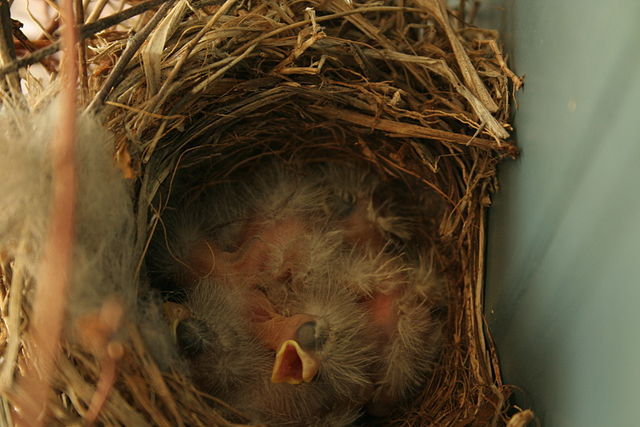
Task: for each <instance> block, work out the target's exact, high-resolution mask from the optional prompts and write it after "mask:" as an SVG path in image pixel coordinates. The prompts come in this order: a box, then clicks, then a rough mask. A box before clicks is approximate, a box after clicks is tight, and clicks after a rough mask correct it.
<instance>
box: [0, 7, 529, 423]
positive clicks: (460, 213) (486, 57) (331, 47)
mask: <svg viewBox="0 0 640 427" xmlns="http://www.w3.org/2000/svg"><path fill="white" fill-rule="evenodd" d="M123 3H125V4H126V2H123ZM155 3H160V2H155ZM155 3H154V4H155ZM461 4H462V5H464V4H465V2H461ZM463 7H464V6H463ZM160 8H161V9H160V11H159V12H154V10H155V9H151V10H150V11H148V12H145V13H144V14H142V15H138V16H136V18H134V20H133V21H135V22H134V23H133V24H131V25H132V27H124V26H112V27H107V28H106V29H105V30H104V31H102V32H100V33H98V34H94V35H91V31H95V29H96V28H97V27H96V26H95V25H94V26H93V27H91V26H86V27H84V28H85V29H87V30H86V31H85V32H84V34H85V35H87V34H89V35H90V37H89V38H88V39H87V40H86V50H85V51H84V53H85V55H84V58H86V59H85V62H83V64H84V65H86V68H87V70H88V74H86V75H81V76H80V82H81V83H82V85H81V87H83V93H82V99H83V100H84V104H83V105H84V106H87V108H88V109H89V110H90V116H89V117H93V114H98V117H99V122H101V123H100V124H97V123H95V121H94V122H92V123H94V124H92V125H91V126H99V127H100V128H102V127H104V129H101V130H100V131H99V132H97V133H96V134H101V135H104V137H101V138H102V139H103V140H104V141H106V143H111V142H110V141H113V142H112V143H113V147H114V153H115V156H114V158H115V163H116V165H117V169H116V168H115V167H114V168H111V169H109V168H108V167H106V166H105V167H101V168H102V169H99V170H104V171H107V172H104V173H99V174H95V175H93V174H92V171H93V170H94V167H95V165H96V164H98V165H100V164H105V155H104V154H101V155H100V156H102V157H100V156H98V157H99V158H92V157H91V156H88V157H87V156H81V157H79V159H78V160H77V162H78V170H79V171H82V170H85V172H84V173H85V174H86V175H81V176H86V185H87V186H89V187H91V188H92V189H91V190H90V191H89V190H83V188H84V187H83V185H85V184H82V182H83V180H82V179H81V185H80V186H79V189H78V200H79V202H78V218H77V221H78V222H77V230H78V231H77V236H78V237H77V241H76V247H75V252H74V253H76V258H75V259H74V266H73V268H72V277H73V279H72V287H71V293H70V295H69V301H70V306H69V307H70V309H69V310H68V311H69V313H68V319H67V324H66V329H65V331H66V332H65V334H64V336H63V339H62V341H61V346H62V351H61V352H60V354H59V355H58V358H57V362H56V371H55V375H54V378H53V381H52V383H51V388H52V392H51V393H50V394H49V397H48V399H49V400H48V402H49V403H48V411H47V413H46V417H47V420H50V423H52V424H65V425H68V424H71V423H74V422H78V421H79V420H81V419H83V418H84V419H85V420H92V419H93V418H97V421H98V422H100V423H104V424H106V425H116V424H121V425H228V424H230V423H231V422H235V423H238V422H240V423H242V422H249V421H250V420H251V415H250V414H249V417H248V418H247V417H246V416H247V414H243V413H242V409H243V408H239V409H240V410H238V408H233V407H232V406H229V404H228V403H226V402H223V401H221V400H220V399H218V398H217V396H209V395H207V394H206V393H204V392H203V391H202V390H201V389H202V387H201V389H198V388H197V387H196V386H194V385H193V383H192V377H190V375H189V374H188V372H189V368H188V363H186V364H185V357H184V356H179V355H178V354H176V351H174V350H175V349H174V348H173V347H172V344H171V339H170V338H171V337H170V336H169V334H168V333H164V332H162V331H168V330H169V327H168V326H167V322H165V321H163V320H162V319H161V318H160V314H159V311H160V307H161V299H160V298H159V297H158V295H157V293H156V292H155V291H154V290H152V289H151V286H150V283H152V284H154V285H157V284H158V282H157V276H154V268H155V267H154V262H155V261H153V258H152V257H153V256H154V255H153V251H152V252H150V253H149V254H147V252H148V249H149V247H150V245H151V247H152V248H153V247H154V246H153V243H152V240H153V239H154V237H153V236H154V234H155V235H156V236H158V235H159V234H158V233H162V232H163V227H164V222H165V221H166V219H167V218H169V216H170V215H171V214H170V212H171V208H172V206H173V205H172V203H174V201H175V200H176V198H177V199H180V198H181V197H182V198H184V200H186V201H193V200H194V199H197V197H198V196H197V195H198V194H204V193H207V191H209V190H211V188H215V187H216V186H219V185H224V183H226V182H231V181H233V180H234V179H236V178H237V177H239V176H247V174H250V172H251V171H253V173H255V170H259V168H260V167H264V166H263V165H264V164H268V163H269V162H277V163H278V164H284V165H294V164H295V165H298V167H299V165H308V166H303V168H304V167H308V168H313V167H317V165H326V164H340V165H353V168H364V169H366V170H368V171H371V173H372V174H374V175H375V176H377V177H378V178H377V179H379V180H381V181H382V182H394V183H397V185H400V186H401V188H402V189H403V190H402V191H399V192H398V193H397V194H402V193H406V194H408V195H409V196H408V197H406V198H405V199H402V203H401V205H402V206H401V207H402V211H403V212H404V211H409V212H412V213H411V214H410V215H409V217H416V215H417V216H419V217H420V218H424V219H422V220H421V221H420V225H421V226H424V227H421V228H420V230H421V231H420V233H422V234H420V241H419V242H417V243H416V242H414V243H412V247H413V248H415V249H414V250H415V251H416V254H417V255H416V256H417V257H427V256H428V257H429V259H430V260H431V261H430V265H433V268H434V271H435V274H437V276H438V277H439V278H440V279H439V280H440V281H441V283H442V288H443V291H442V295H444V296H443V297H442V298H444V300H443V301H444V303H443V304H444V305H445V306H446V309H443V310H442V311H440V314H441V315H442V316H443V319H442V322H441V329H442V332H441V338H440V344H439V345H438V347H439V352H438V354H437V357H436V359H434V361H435V363H434V365H433V369H432V370H431V368H430V369H429V375H428V376H425V379H424V382H421V384H420V388H419V390H415V391H412V393H411V400H410V401H409V402H403V403H405V405H406V406H405V407H404V408H403V411H402V413H394V414H392V415H391V416H390V417H391V418H387V419H384V421H382V422H383V423H384V424H389V423H393V424H398V425H504V424H506V423H507V422H508V421H509V418H510V414H511V413H512V412H517V411H516V410H515V409H514V408H512V407H511V406H510V404H509V396H510V394H511V387H509V386H506V385H504V384H503V383H502V380H501V377H500V370H499V364H498V360H497V357H496V353H495V349H494V347H493V344H492V342H491V339H490V335H489V334H488V331H487V330H486V327H485V323H484V320H483V314H482V288H483V281H484V278H483V270H484V244H485V234H484V226H485V224H484V221H485V212H486V209H487V207H488V206H489V205H490V197H491V193H492V191H494V190H495V189H496V179H495V167H496V164H497V163H498V162H499V161H500V160H502V159H504V158H506V157H514V156H515V155H517V149H516V147H515V146H514V145H513V144H512V143H511V142H510V141H509V130H510V127H509V124H508V120H509V114H510V98H511V95H510V91H511V90H512V89H517V88H518V87H519V85H520V84H521V82H520V80H519V79H518V78H517V77H516V76H515V75H514V74H513V73H512V72H511V71H510V70H509V69H508V68H506V65H505V62H504V59H503V58H502V56H501V53H500V51H499V49H498V47H497V46H498V42H497V34H496V33H495V32H493V31H489V30H484V29H480V28H477V27H474V26H472V25H470V24H467V23H465V22H464V17H465V16H468V15H467V14H466V13H465V11H464V10H450V9H448V8H447V7H446V6H445V4H444V2H443V1H439V0H416V1H404V2H377V3H371V2H367V3H363V4H358V3H355V2H351V1H343V0H333V1H281V2H271V1H269V2H245V1H242V2H241V1H231V0H229V1H226V2H224V3H222V4H220V3H219V2H215V3H214V2H207V1H201V2H187V1H185V0H173V1H168V2H163V5H162V6H160ZM466 12H468V11H466ZM132 29H135V31H136V33H137V36H136V38H134V39H133V40H132V41H130V42H128V39H129V36H130V31H131V30H132ZM0 48H2V46H0ZM10 56H11V55H9V57H10ZM6 57H7V56H6V55H5V56H3V58H5V59H3V62H4V66H3V68H0V73H2V74H3V75H4V74H6V73H8V74H6V75H7V76H8V80H7V82H8V83H9V84H8V85H7V88H6V90H7V92H3V94H4V95H3V103H4V104H3V106H4V109H5V111H4V113H5V114H13V113H12V112H14V111H15V112H16V113H15V114H14V118H15V120H16V123H17V124H18V125H17V128H18V129H20V128H21V127H22V128H24V129H27V128H29V129H36V130H37V131H38V132H40V133H41V134H42V139H43V140H45V139H46V137H45V136H46V135H47V133H48V132H49V133H50V130H49V129H51V127H50V126H53V127H54V126H55V124H51V125H45V124H44V123H45V122H46V123H50V122H51V121H44V120H43V119H42V117H48V116H46V114H47V113H42V112H41V113H38V114H44V116H32V115H30V114H35V113H32V112H34V111H38V110H42V108H41V107H39V106H38V105H35V104H33V103H30V102H28V101H25V102H24V103H22V102H16V101H15V99H16V97H18V96H17V95H16V94H15V91H16V87H17V86H16V85H15V84H14V83H15V81H14V83H11V79H15V78H16V76H17V74H16V73H14V72H13V71H12V70H13V69H15V68H17V67H18V65H15V64H18V63H17V62H16V63H15V64H13V65H12V64H8V63H7V60H6ZM26 62H28V61H22V62H21V64H23V63H26ZM22 75H23V76H25V74H24V72H23V74H22ZM25 77H26V76H25ZM12 88H13V89H12ZM12 90H13V92H12ZM33 92H34V89H33V86H32V92H31V94H30V95H31V96H33ZM18 98H19V97H18ZM9 101H11V102H9ZM47 103H49V102H44V104H47ZM10 104H11V105H15V107H11V108H8V106H9V105H10ZM25 105H28V107H25ZM25 110H27V111H29V113H25V112H24V111H25ZM34 117H35V119H34ZM41 119H42V120H41ZM61 120H64V118H62V119H61ZM87 120H95V119H93V118H91V119H87ZM81 122H82V121H81ZM4 123H5V122H3V125H2V129H1V130H2V132H3V138H5V139H4V140H0V142H2V143H3V144H5V145H7V146H8V147H9V146H10V145H11V143H10V141H11V139H10V138H11V137H12V136H11V135H10V133H11V132H13V130H11V132H10V129H11V127H9V126H7V125H5V124H4ZM40 123H42V124H40ZM26 124H28V126H27V125H26ZM83 126H88V125H81V127H80V129H84V128H83ZM21 132H23V133H22V134H21V135H22V136H21V138H23V139H24V138H26V136H25V135H27V134H28V133H26V132H24V131H21ZM79 134H80V135H81V136H80V137H79V143H78V145H79V148H78V150H79V151H80V152H82V149H81V148H80V147H81V146H83V145H90V142H91V141H92V138H91V136H82V135H87V133H86V132H85V133H83V132H79ZM89 135H91V132H89ZM26 145H27V146H28V144H26ZM44 146H46V144H45V141H41V143H40V144H39V146H38V147H39V148H37V149H35V151H33V150H32V151H29V149H28V150H27V151H23V150H17V151H15V153H13V151H8V152H9V157H6V158H4V159H2V161H3V162H6V163H8V164H9V163H11V162H13V161H14V160H16V161H19V163H16V164H20V165H25V166H24V170H25V171H26V170H33V169H36V170H38V171H39V172H42V176H44V177H45V178H42V180H40V178H38V180H33V181H30V180H29V179H28V178H27V176H31V172H30V174H29V175H27V174H26V172H25V174H20V173H18V174H17V175H15V176H13V178H12V179H13V180H12V181H6V183H3V194H2V196H0V201H1V202H2V209H3V211H2V212H5V210H4V209H5V207H11V209H10V210H6V212H11V221H12V222H8V221H9V220H7V222H6V223H4V222H3V224H1V226H2V230H3V235H2V236H0V237H1V238H2V240H1V241H0V244H1V245H2V248H1V249H2V252H1V254H2V267H3V270H2V283H1V284H2V292H3V306H2V317H3V320H4V322H3V323H2V337H3V339H2V341H1V348H0V349H1V350H2V352H3V354H4V357H5V363H4V364H3V367H2V372H1V374H2V376H1V377H0V379H1V380H2V383H1V384H0V387H1V388H0V391H1V392H2V401H3V403H4V405H3V408H4V411H2V413H1V414H2V415H1V416H2V417H3V419H2V421H4V422H6V423H7V424H8V425H10V424H11V422H12V420H13V418H14V417H15V413H13V412H12V409H11V408H12V407H14V405H18V406H19V403H20V402H21V399H23V398H24V396H22V395H21V389H20V387H19V385H20V381H19V379H20V377H21V375H22V373H23V372H25V368H28V367H29V366H32V365H33V366H37V359H38V357H37V350H34V349H33V347H32V346H30V344H29V343H30V342H31V341H30V340H31V337H30V336H29V334H28V333H27V329H26V328H25V324H26V323H27V322H28V320H29V319H30V318H31V317H32V313H31V310H32V304H31V299H30V298H31V295H32V294H33V292H32V289H33V287H34V286H35V283H36V282H39V281H40V278H38V273H37V268H38V267H37V266H38V265H39V264H38V262H39V260H40V258H41V251H42V249H43V248H44V243H43V240H44V239H45V237H44V234H43V233H44V232H42V230H44V229H46V225H47V214H46V210H47V206H46V202H45V201H46V200H47V198H48V197H50V192H51V189H50V188H49V187H48V185H49V184H48V183H47V182H48V181H47V179H46V174H45V173H44V172H45V171H47V170H49V169H48V166H46V163H47V162H46V158H47V155H46V150H45V149H43V148H42V147H44ZM27 148H28V147H27ZM13 149H16V147H15V146H14V147H12V150H13ZM12 153H13V154H12ZM25 153H26V154H25ZM34 153H35V154H34ZM105 168H106V169H105ZM0 170H3V171H4V170H6V169H4V168H2V169H0ZM38 176H40V175H38ZM122 176H124V177H126V178H127V181H126V183H125V181H123V178H122ZM249 176H250V175H249ZM0 178H1V177H0ZM185 183H187V184H185ZM87 188H88V187H87ZM5 195H8V196H6V197H5ZM9 196H10V197H9ZM394 197H395V195H394ZM28 200H38V204H36V205H35V206H36V207H33V209H32V206H30V203H29V202H28ZM407 200H408V201H410V202H407ZM424 200H431V201H435V202H434V203H433V206H436V208H434V209H430V208H429V207H428V206H432V205H431V204H425V203H421V202H420V201H424ZM97 201H100V203H104V204H106V205H108V206H107V207H105V206H103V205H100V204H94V202H97ZM83 203H84V204H83ZM83 206H88V207H87V208H86V209H85V207H83ZM111 206H117V207H118V208H117V209H113V207H111ZM96 207H97V209H98V210H97V211H95V210H92V209H93V208H96ZM338 210H339V209H338ZM83 212H86V214H85V213H83ZM96 212H97V213H96ZM101 212H104V213H105V215H106V214H107V213H108V214H109V215H107V216H105V218H113V221H111V220H108V219H103V217H102V215H101ZM416 212H418V214H416ZM111 215H112V216H111ZM27 218H35V219H34V220H31V219H29V220H28V221H27ZM2 220H3V221H5V219H4V218H3V219H2ZM21 221H22V222H21ZM25 221H27V222H25ZM29 221H31V222H29ZM109 221H111V222H109ZM18 222H21V224H35V225H33V226H32V225H29V226H27V225H20V224H18V225H15V224H17V223H18ZM36 226H37V227H36ZM98 226H99V227H98ZM21 227H22V228H21ZM34 227H36V228H37V230H40V231H39V232H38V233H40V234H38V233H35V232H31V231H30V230H32V229H36V228H34ZM101 227H106V228H108V229H109V231H108V232H106V231H104V232H103V231H101V230H103V228H101ZM400 228H401V229H402V227H400ZM25 233H26V234H25ZM95 233H98V234H100V235H104V236H108V237H109V238H108V239H106V240H104V239H101V238H99V237H95ZM405 237H406V236H405ZM405 237H403V238H401V239H400V240H401V241H402V239H404V238H405ZM156 238H157V237H156ZM321 239H324V237H323V238H321ZM405 240H406V239H405ZM98 242H102V243H98ZM323 244H324V243H323ZM78 254H80V255H83V257H80V255H78ZM114 257H115V260H114ZM156 260H157V258H156ZM105 265H106V266H105ZM78 272H83V274H85V275H84V276H79V273H78ZM174 273H175V274H176V275H177V276H176V277H177V278H176V277H174V278H173V279H172V280H169V282H170V281H176V280H177V281H180V280H190V279H185V274H184V270H180V269H178V270H175V271H174ZM87 275H88V276H87ZM180 275H182V276H180ZM186 276H188V275H186ZM159 286H160V287H162V286H163V284H160V285H159ZM338 293H339V292H338ZM196 295H197V294H196ZM229 297H230V298H233V295H231V296H229ZM224 298H226V297H220V298H216V299H215V301H218V303H219V301H220V299H224ZM105 301H106V302H105ZM212 304H213V303H212ZM195 310H196V311H197V310H201V308H197V307H196V308H195ZM157 331H160V332H157ZM89 342H93V343H96V342H97V343H98V344H97V348H96V346H95V345H93V344H89ZM425 351H430V350H425ZM14 378H15V379H16V380H18V381H13V379H14ZM294 387H295V385H294ZM212 390H213V389H212ZM212 390H209V391H212ZM231 400H232V401H233V399H231ZM231 403H234V402H231ZM235 403H236V406H242V405H241V404H239V403H238V402H237V401H236V402H235ZM245 409H246V408H245ZM356 412H357V411H356ZM352 416H353V414H352V412H351V409H350V410H349V412H348V414H347V415H345V417H344V418H341V419H340V420H338V421H335V423H342V422H343V421H342V420H344V419H347V420H349V419H350V418H351V417H352ZM513 422H514V423H515V422H516V421H513Z"/></svg>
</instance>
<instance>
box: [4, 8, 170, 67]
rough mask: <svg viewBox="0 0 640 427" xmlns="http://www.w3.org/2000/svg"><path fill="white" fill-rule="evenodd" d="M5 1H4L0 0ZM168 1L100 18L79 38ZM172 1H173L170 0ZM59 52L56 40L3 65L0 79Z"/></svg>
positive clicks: (88, 26) (88, 35)
mask: <svg viewBox="0 0 640 427" xmlns="http://www.w3.org/2000/svg"><path fill="white" fill-rule="evenodd" d="M0 1H6V0H0ZM166 1H168V0H149V1H147V2H145V3H140V4H139V5H136V6H133V7H131V8H129V9H126V10H123V11H122V12H119V13H115V14H113V15H111V16H107V17H106V18H102V19H100V20H98V21H96V22H92V23H90V24H85V25H82V26H81V27H80V28H79V38H80V39H82V40H84V39H86V38H89V37H91V36H93V35H94V34H97V33H99V32H100V31H104V30H106V29H107V28H109V27H113V26H114V25H117V24H119V23H121V22H123V21H126V20H127V19H130V18H132V17H134V16H137V15H140V14H141V13H144V12H146V11H147V10H149V9H152V8H154V7H156V6H158V5H160V4H162V3H165V2H166ZM172 1H174V0H172ZM59 50H60V40H57V41H55V42H53V43H51V44H50V45H49V46H47V47H43V48H42V49H39V50H37V51H35V52H33V53H32V54H31V55H29V56H25V57H24V58H20V59H16V60H15V61H13V62H12V63H10V64H8V65H5V66H4V67H2V68H0V77H2V76H4V75H6V74H8V73H12V72H14V71H17V70H19V69H20V68H24V67H28V66H29V65H33V64H35V63H38V62H40V61H42V59H43V58H46V57H47V56H50V55H53V54H54V53H56V52H58V51H59Z"/></svg>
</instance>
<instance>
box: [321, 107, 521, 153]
mask: <svg viewBox="0 0 640 427" xmlns="http://www.w3.org/2000/svg"><path fill="white" fill-rule="evenodd" d="M309 110H310V111H314V112H318V113H322V114H323V115H324V116H326V117H331V118H334V119H336V120H343V121H346V122H349V123H353V124H357V125H360V126H364V127H369V128H371V129H377V130H381V131H384V132H389V133H390V134H391V136H402V137H407V136H409V137H414V138H429V139H434V140H439V141H445V142H452V143H454V144H460V145H466V146H472V147H478V148H483V149H485V150H500V151H503V152H505V153H507V154H509V155H511V156H514V157H515V156H517V154H518V149H517V147H516V146H515V145H512V144H502V145H500V146H497V144H496V142H495V141H493V140H491V139H484V138H473V137H471V136H467V135H461V134H458V133H454V132H447V131H443V130H439V129H430V128H428V127H424V126H420V125H414V124H410V123H401V122H396V121H393V120H387V119H377V118H376V117H373V116H368V115H366V114H360V113H356V112H353V111H348V110H338V109H335V108H325V107H322V106H310V107H309Z"/></svg>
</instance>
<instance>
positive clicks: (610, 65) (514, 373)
mask: <svg viewBox="0 0 640 427" xmlns="http://www.w3.org/2000/svg"><path fill="white" fill-rule="evenodd" d="M481 18H482V19H484V20H485V22H489V21H490V22H491V25H494V26H496V27H498V28H500V29H502V30H503V31H504V35H505V40H506V43H507V48H508V50H509V51H510V52H511V55H512V59H513V63H514V67H515V70H516V72H517V73H518V74H520V75H522V74H525V75H526V80H525V82H526V83H525V89H524V91H523V92H521V93H520V94H519V96H518V101H519V104H520V106H519V108H518V110H517V112H516V119H515V126H516V129H517V142H518V145H519V146H520V147H521V149H522V155H521V158H520V159H519V160H517V161H510V162H506V163H504V164H503V165H502V166H501V168H500V178H501V186H502V188H501V190H500V192H499V193H498V194H497V195H496V196H495V198H494V206H493V208H492V209H491V211H490V218H489V244H488V266H487V293H486V301H485V302H486V315H487V319H488V321H489V325H490V327H491V330H492V332H493V334H494V337H495V339H496V343H497V346H498V351H499V354H500V357H501V361H502V369H503V375H504V377H505V380H506V381H507V382H508V383H512V384H516V385H518V386H520V387H522V388H523V389H524V390H526V396H525V395H523V394H518V399H519V401H520V403H521V404H523V405H530V406H531V407H532V408H533V409H534V410H535V411H536V412H537V414H538V415H539V417H540V421H542V424H543V425H545V426H586V427H589V426H640V415H639V412H638V409H639V407H640V0H608V1H599V0H503V1H500V0H493V1H489V2H485V3H484V11H483V14H482V15H481Z"/></svg>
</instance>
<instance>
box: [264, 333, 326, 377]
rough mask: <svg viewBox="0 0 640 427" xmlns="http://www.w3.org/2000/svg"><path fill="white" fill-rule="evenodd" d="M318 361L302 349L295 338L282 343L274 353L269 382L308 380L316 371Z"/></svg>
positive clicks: (318, 366) (318, 365) (318, 364)
mask: <svg viewBox="0 0 640 427" xmlns="http://www.w3.org/2000/svg"><path fill="white" fill-rule="evenodd" d="M319 368H320V363H319V362H318V360H317V359H316V358H315V357H314V356H313V355H311V354H309V353H307V352H306V351H304V350H303V349H302V348H301V347H300V345H299V344H298V343H297V342H296V341H295V340H287V341H285V342H283V343H282V345H281V346H280V348H279V349H278V352H277V353H276V360H275V363H274V364H273V371H272V372H271V382H273V383H287V384H301V383H303V382H306V383H308V382H310V381H311V380H312V379H313V377H315V375H316V374H317V373H318V369H319Z"/></svg>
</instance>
